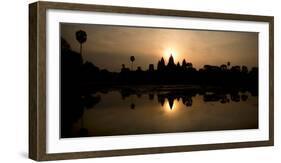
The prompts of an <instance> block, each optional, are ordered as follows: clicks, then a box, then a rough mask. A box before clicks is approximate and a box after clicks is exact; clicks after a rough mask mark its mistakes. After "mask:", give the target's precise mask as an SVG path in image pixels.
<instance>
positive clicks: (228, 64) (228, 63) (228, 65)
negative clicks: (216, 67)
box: [227, 61, 230, 69]
mask: <svg viewBox="0 0 281 163" xmlns="http://www.w3.org/2000/svg"><path fill="white" fill-rule="evenodd" d="M227 67H228V69H229V67H230V62H229V61H228V62H227Z"/></svg>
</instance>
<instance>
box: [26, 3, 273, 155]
mask: <svg viewBox="0 0 281 163" xmlns="http://www.w3.org/2000/svg"><path fill="white" fill-rule="evenodd" d="M273 23H274V18H273V17H271V16H257V15H239V14H225V13H210V12H194V11H179V10H163V9H150V8H131V7H117V6H101V5H89V4H87V5H86V4H72V3H56V2H36V3H32V4H30V5H29V25H30V27H29V36H30V37H29V70H30V71H29V74H30V81H29V84H30V86H29V99H30V101H29V104H30V106H29V157H30V158H31V159H34V160H56V159H75V158H89V157H105V156H120V155H135V154H153V153H167V152H185V151H197V150H211V149H226V148H242V147H258V146H272V145H273V142H274V141H273V138H274V132H273V128H274V127H273V121H274V120H273V94H274V93H273V49H274V47H273V26H274V25H273Z"/></svg>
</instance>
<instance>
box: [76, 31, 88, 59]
mask: <svg viewBox="0 0 281 163" xmlns="http://www.w3.org/2000/svg"><path fill="white" fill-rule="evenodd" d="M76 40H77V41H78V42H79V43H80V54H81V55H82V44H83V43H84V42H86V40H87V33H86V32H85V31H82V30H79V31H77V32H76Z"/></svg>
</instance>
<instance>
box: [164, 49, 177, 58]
mask: <svg viewBox="0 0 281 163" xmlns="http://www.w3.org/2000/svg"><path fill="white" fill-rule="evenodd" d="M171 55H172V56H173V58H174V60H178V53H177V52H176V51H175V50H174V49H172V48H167V49H165V50H164V55H163V57H164V59H165V60H166V61H168V60H169V58H170V56H171Z"/></svg>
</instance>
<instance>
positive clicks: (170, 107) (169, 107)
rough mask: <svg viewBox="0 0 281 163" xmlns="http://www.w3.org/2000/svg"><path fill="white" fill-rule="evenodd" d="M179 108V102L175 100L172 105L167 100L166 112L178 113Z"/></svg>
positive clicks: (165, 104)
mask: <svg viewBox="0 0 281 163" xmlns="http://www.w3.org/2000/svg"><path fill="white" fill-rule="evenodd" d="M178 106H179V101H177V100H174V102H173V104H170V103H169V101H168V100H165V103H164V106H163V107H164V110H165V111H166V112H170V113H173V112H176V111H177V109H178Z"/></svg>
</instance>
